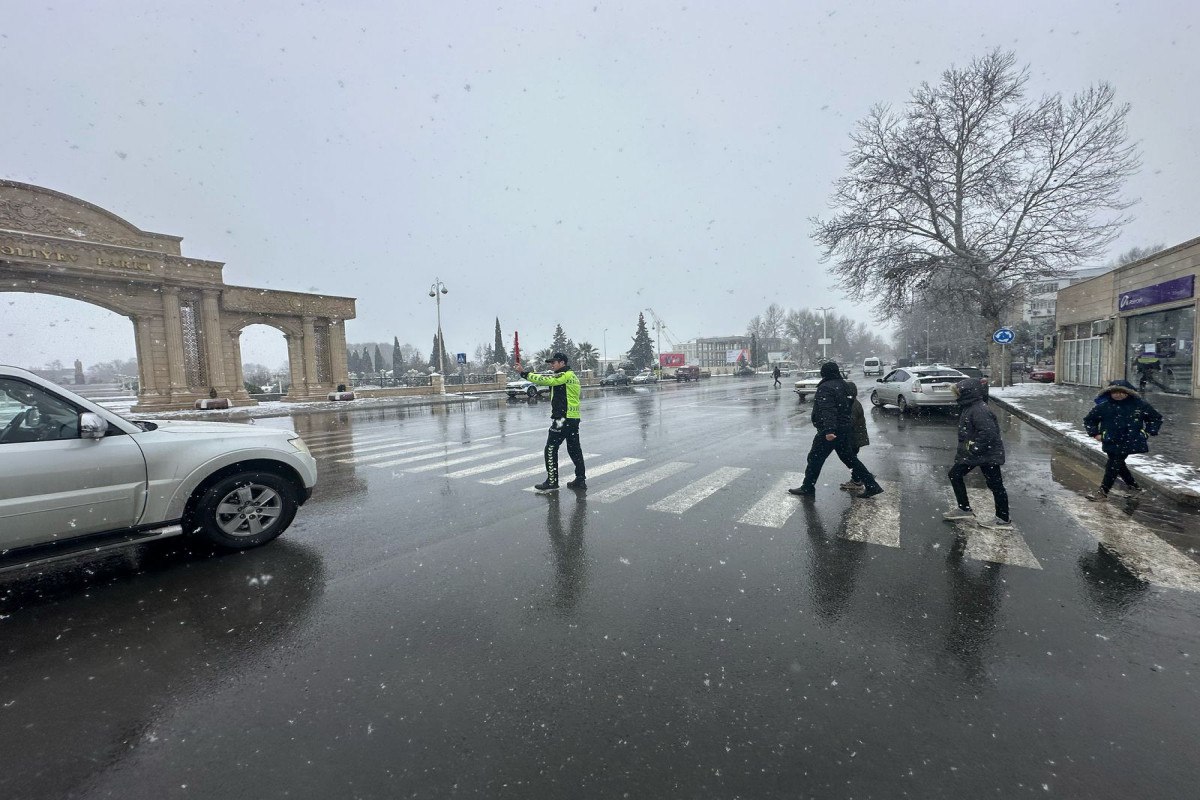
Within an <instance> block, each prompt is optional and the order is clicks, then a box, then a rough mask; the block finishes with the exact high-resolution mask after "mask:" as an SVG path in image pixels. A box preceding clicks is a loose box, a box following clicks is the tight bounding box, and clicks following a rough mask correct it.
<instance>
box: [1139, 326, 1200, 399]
mask: <svg viewBox="0 0 1200 800" xmlns="http://www.w3.org/2000/svg"><path fill="white" fill-rule="evenodd" d="M1195 330H1196V307H1195V306H1188V307H1186V308H1173V309H1170V310H1168V311H1156V312H1153V313H1150V314H1138V315H1137V316H1133V317H1129V318H1128V319H1127V320H1126V329H1125V331H1126V332H1125V342H1126V357H1125V379H1126V380H1128V381H1130V382H1131V383H1133V384H1135V385H1141V383H1142V381H1143V380H1144V382H1145V386H1146V389H1147V391H1151V392H1153V391H1163V392H1170V393H1172V394H1188V395H1190V394H1191V393H1192V380H1193V376H1194V369H1195V345H1196V342H1195V339H1194V338H1193V337H1194V336H1195Z"/></svg>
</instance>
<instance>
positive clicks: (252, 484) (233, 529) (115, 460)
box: [0, 366, 317, 571]
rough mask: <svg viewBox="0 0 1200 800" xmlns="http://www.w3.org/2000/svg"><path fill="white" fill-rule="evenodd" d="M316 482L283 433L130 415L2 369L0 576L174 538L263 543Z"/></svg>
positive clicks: (303, 449)
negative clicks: (185, 536)
mask: <svg viewBox="0 0 1200 800" xmlns="http://www.w3.org/2000/svg"><path fill="white" fill-rule="evenodd" d="M316 481H317V464H316V461H315V460H314V459H313V457H312V455H311V454H310V453H309V451H308V447H307V446H306V445H305V444H304V440H303V439H301V438H300V437H299V436H297V435H296V434H295V433H293V432H291V431H287V430H282V429H280V428H267V427H264V426H256V425H238V424H231V423H220V422H182V421H167V420H142V419H139V420H136V421H130V420H128V419H125V418H124V417H122V416H120V415H118V414H116V413H114V412H112V411H109V410H108V409H105V408H103V407H101V406H98V405H96V404H95V403H92V402H91V401H89V400H87V399H86V398H83V397H80V396H79V395H77V394H74V393H73V392H70V391H68V390H67V389H64V388H62V387H61V386H58V385H56V384H54V383H51V382H50V381H47V380H44V379H42V378H40V377H38V376H37V375H34V374H33V373H30V372H26V371H25V370H22V369H17V368H15V367H5V366H0V571H3V570H6V569H13V568H20V567H25V566H29V565H30V564H35V563H42V562H47V561H54V560H59V559H62V558H67V557H72V556H76V555H79V554H82V553H94V552H99V551H101V550H107V549H111V548H115V547H125V546H129V545H132V544H137V543H140V542H145V541H149V540H152V539H161V538H166V537H168V536H178V535H180V534H190V533H197V534H200V535H202V536H204V537H205V538H206V539H208V540H209V541H210V542H213V543H215V544H217V545H219V546H221V547H226V548H232V549H242V548H246V547H253V546H256V545H260V544H265V543H266V542H269V541H270V540H272V539H274V538H275V537H276V536H278V535H279V534H280V533H282V532H283V531H284V530H285V529H286V528H287V527H288V525H290V524H291V522H292V519H293V518H294V517H295V515H296V511H297V509H298V508H299V506H300V505H301V504H303V503H304V502H305V501H306V500H307V499H308V498H309V496H310V495H311V494H312V489H313V486H314V485H315V484H316Z"/></svg>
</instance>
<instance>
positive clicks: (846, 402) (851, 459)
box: [788, 361, 883, 497]
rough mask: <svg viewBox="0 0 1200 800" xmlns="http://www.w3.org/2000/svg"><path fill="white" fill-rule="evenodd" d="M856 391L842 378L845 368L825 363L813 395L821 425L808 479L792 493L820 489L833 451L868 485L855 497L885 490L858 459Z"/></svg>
mask: <svg viewBox="0 0 1200 800" xmlns="http://www.w3.org/2000/svg"><path fill="white" fill-rule="evenodd" d="M854 394H855V393H854V392H852V391H851V389H850V384H849V383H847V382H846V381H844V380H842V371H841V370H840V369H838V365H837V364H835V363H834V362H832V361H826V362H825V363H824V364H822V365H821V382H820V383H819V384H817V391H816V393H815V394H814V395H813V410H812V423H813V427H814V428H816V429H817V432H816V435H815V436H813V442H812V447H811V448H809V451H808V466H807V467H806V468H805V470H804V483H802V484H800V485H799V486H797V487H795V488H794V489H788V492H789V493H790V494H795V495H800V496H802V497H812V496H813V495H815V494H816V493H817V478H819V477H820V476H821V467H822V465H824V463H825V459H827V458H829V454H830V453H834V452H836V453H837V454H838V458H840V459H841V461H842V463H843V464H845V465H846V466H847V467H849V468H850V479H851V480H852V481H856V482H858V483H861V484H863V486H865V487H866V488H865V489H864V490H863V493H862V494H858V495H855V497H874V496H875V495H877V494H882V492H883V487H882V486H880V485H879V483H878V482H877V481H876V480H875V476H874V475H872V474H871V471H870V470H868V469H867V468H866V466H864V465H863V463H862V462H861V461H859V460H858V456H857V455H855V451H856V448H855V446H854V442H855V437H854V421H853V419H852V416H851V414H852V408H853V402H852V398H853V397H854Z"/></svg>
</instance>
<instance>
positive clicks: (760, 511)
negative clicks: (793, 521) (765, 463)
mask: <svg viewBox="0 0 1200 800" xmlns="http://www.w3.org/2000/svg"><path fill="white" fill-rule="evenodd" d="M803 480H804V473H802V472H788V473H786V474H785V475H784V476H783V477H782V478H780V479H779V480H778V481H777V482H776V483H775V485H774V486H772V487H771V488H770V490H769V491H768V492H767V493H766V494H764V495H763V496H762V497H761V498H759V500H758V502H757V503H755V504H754V505H753V506H751V507H750V510H749V511H747V512H746V513H745V514H743V515H742V518H741V519H739V520H738V522H740V523H743V524H745V525H758V526H760V527H763V528H782V527H783V526H784V525H785V524H787V521H788V519H789V518H790V517H791V516H792V514H795V513H796V509H798V508H800V498H799V497H796V496H794V495H790V494H788V493H787V490H788V487H789V486H799V485H800V482H801V481H803Z"/></svg>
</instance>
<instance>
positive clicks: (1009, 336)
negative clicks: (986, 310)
mask: <svg viewBox="0 0 1200 800" xmlns="http://www.w3.org/2000/svg"><path fill="white" fill-rule="evenodd" d="M1015 338H1017V335H1016V334H1015V333H1013V329H1012V328H1001V329H1000V330H998V331H996V332H995V333H993V334H992V341H993V342H996V343H997V344H1008V343H1009V342H1011V341H1012V340H1013V339H1015Z"/></svg>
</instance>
